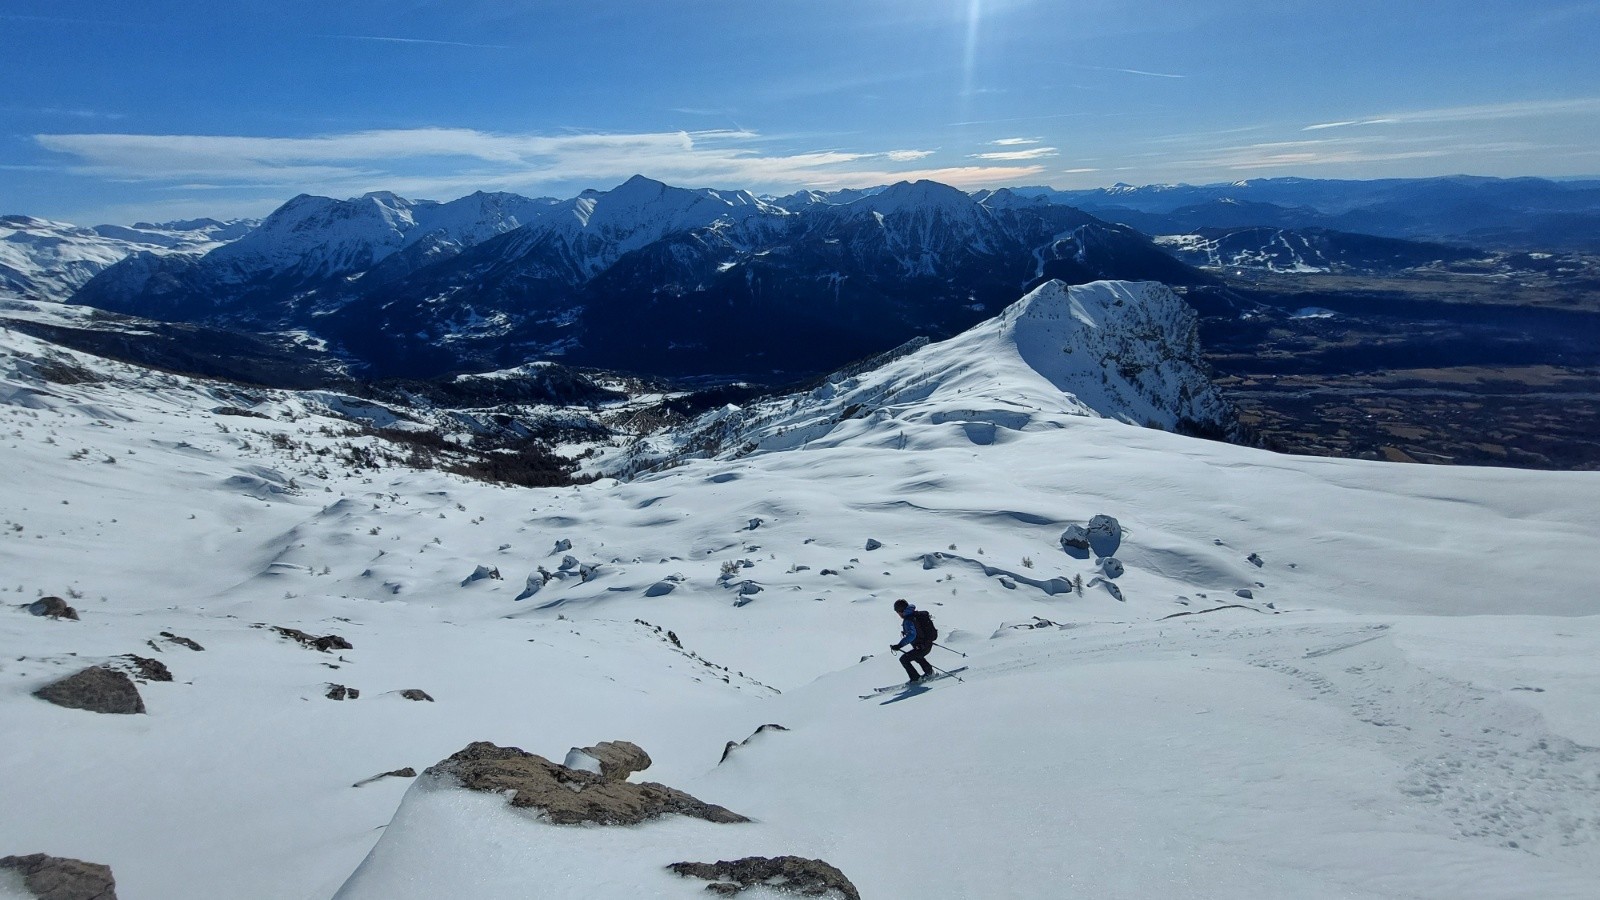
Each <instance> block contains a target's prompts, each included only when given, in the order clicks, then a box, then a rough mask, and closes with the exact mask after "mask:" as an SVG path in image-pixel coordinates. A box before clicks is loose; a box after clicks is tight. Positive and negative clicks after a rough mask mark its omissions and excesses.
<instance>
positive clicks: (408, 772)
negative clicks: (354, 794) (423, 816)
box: [350, 766, 417, 787]
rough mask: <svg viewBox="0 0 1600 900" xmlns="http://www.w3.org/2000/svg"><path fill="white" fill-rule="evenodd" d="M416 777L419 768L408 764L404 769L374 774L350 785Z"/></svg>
mask: <svg viewBox="0 0 1600 900" xmlns="http://www.w3.org/2000/svg"><path fill="white" fill-rule="evenodd" d="M415 777H417V770H416V769H413V768H411V767H410V766H406V767H405V768H404V769H395V770H393V771H391V772H382V773H379V774H377V775H374V776H372V777H371V778H363V779H361V780H360V781H358V782H356V783H355V784H352V785H350V786H351V787H361V786H363V785H368V784H371V783H373V782H374V781H382V780H383V779H385V778H415Z"/></svg>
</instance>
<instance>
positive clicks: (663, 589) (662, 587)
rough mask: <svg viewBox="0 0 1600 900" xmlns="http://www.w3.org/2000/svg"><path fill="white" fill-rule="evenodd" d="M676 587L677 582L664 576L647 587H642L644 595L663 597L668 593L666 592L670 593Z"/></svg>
mask: <svg viewBox="0 0 1600 900" xmlns="http://www.w3.org/2000/svg"><path fill="white" fill-rule="evenodd" d="M677 588H678V584H677V582H675V581H671V580H669V579H666V578H663V579H661V580H660V581H658V582H656V583H655V584H652V585H650V586H649V587H647V588H645V589H644V595H645V596H646V597H665V596H666V595H668V594H670V593H672V592H673V591H675V590H677Z"/></svg>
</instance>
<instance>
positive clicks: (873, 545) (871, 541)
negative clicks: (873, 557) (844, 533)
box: [866, 538, 883, 550]
mask: <svg viewBox="0 0 1600 900" xmlns="http://www.w3.org/2000/svg"><path fill="white" fill-rule="evenodd" d="M866 546H867V549H868V550H876V549H878V548H879V547H882V546H883V542H882V541H880V540H878V539H877V538H867V545H866Z"/></svg>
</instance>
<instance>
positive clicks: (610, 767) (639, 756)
mask: <svg viewBox="0 0 1600 900" xmlns="http://www.w3.org/2000/svg"><path fill="white" fill-rule="evenodd" d="M563 765H565V766H566V767H567V768H569V769H578V770H580V771H584V772H592V773H593V774H596V775H599V776H600V777H601V778H604V779H605V780H607V781H627V780H628V776H629V775H632V774H633V773H634V772H642V771H644V770H645V769H648V768H650V754H648V753H646V752H644V749H643V748H642V747H640V746H639V745H638V744H635V743H632V742H629V741H601V742H600V743H598V744H595V745H594V746H593V747H574V748H572V749H571V750H569V751H567V758H566V760H565V762H564V763H563Z"/></svg>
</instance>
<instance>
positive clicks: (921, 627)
mask: <svg viewBox="0 0 1600 900" xmlns="http://www.w3.org/2000/svg"><path fill="white" fill-rule="evenodd" d="M911 621H912V622H914V623H916V626H917V643H919V644H931V643H933V642H934V641H937V640H938V639H939V629H938V628H936V627H934V624H933V616H930V615H928V611H927V610H925V609H919V610H917V611H916V612H914V613H912V614H911Z"/></svg>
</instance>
